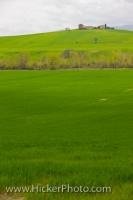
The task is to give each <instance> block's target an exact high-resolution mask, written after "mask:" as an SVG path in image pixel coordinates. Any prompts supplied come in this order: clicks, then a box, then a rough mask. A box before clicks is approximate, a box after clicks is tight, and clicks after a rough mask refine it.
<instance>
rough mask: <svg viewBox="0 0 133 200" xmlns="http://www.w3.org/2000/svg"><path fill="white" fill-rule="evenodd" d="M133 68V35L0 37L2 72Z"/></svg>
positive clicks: (73, 33) (78, 33) (104, 32)
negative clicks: (13, 70)
mask: <svg viewBox="0 0 133 200" xmlns="http://www.w3.org/2000/svg"><path fill="white" fill-rule="evenodd" d="M92 67H93V68H125V67H127V68H132V67H133V32H132V31H123V30H71V31H57V32H51V33H42V34H33V35H22V36H10V37H9V36H8V37H0V69H58V68H61V69H65V68H92Z"/></svg>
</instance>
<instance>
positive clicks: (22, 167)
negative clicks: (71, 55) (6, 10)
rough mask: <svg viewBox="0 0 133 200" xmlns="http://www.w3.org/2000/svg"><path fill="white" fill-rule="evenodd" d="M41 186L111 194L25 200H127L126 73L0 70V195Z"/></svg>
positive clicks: (132, 138)
mask: <svg viewBox="0 0 133 200" xmlns="http://www.w3.org/2000/svg"><path fill="white" fill-rule="evenodd" d="M62 34H63V35H64V34H65V33H62ZM123 34H124V33H123ZM125 34H129V35H130V34H132V33H125ZM34 37H37V38H38V36H33V38H34ZM42 37H44V38H45V37H46V36H42ZM23 38H24V40H25V37H22V41H24V40H23ZM8 39H9V38H7V39H5V41H4V40H3V41H4V42H6V40H8ZM15 40H17V38H16V39H14V40H12V41H15ZM110 40H111V39H110ZM26 41H27V40H26ZM22 43H23V42H22ZM11 45H12V44H11V43H10V44H9V46H11ZM30 45H31V44H30V43H29V47H30ZM68 45H69V44H68ZM16 46H17V48H18V49H19V48H20V47H21V42H20V43H19V44H18V43H16ZM114 46H115V45H114ZM121 46H124V44H121ZM27 47H28V46H27ZM34 48H35V49H36V48H37V47H35V46H34ZM42 48H43V47H42ZM107 48H109V47H107ZM112 48H113V47H112ZM5 52H7V50H6V49H5ZM47 183H49V184H59V185H60V184H65V183H69V184H72V185H96V186H101V185H107V186H109V185H110V186H111V187H112V194H104V195H103V194H97V195H93V194H87V195H84V194H77V195H76V194H70V195H67V194H62V195H61V194H60V195H56V194H44V195H43V194H26V195H25V198H26V200H27V199H28V200H44V199H47V200H55V199H58V200H77V199H80V200H88V199H90V200H131V199H133V71H132V70H90V71H87V70H80V71H76V70H75V71H74V70H70V71H63V70H62V71H60V70H59V71H1V72H0V186H1V193H4V190H5V186H12V185H13V186H14V185H15V186H22V185H31V184H47ZM22 195H23V194H22ZM1 199H2V198H1ZM14 199H15V198H13V199H12V200H14ZM2 200H3V199H2Z"/></svg>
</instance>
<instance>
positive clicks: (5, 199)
mask: <svg viewBox="0 0 133 200" xmlns="http://www.w3.org/2000/svg"><path fill="white" fill-rule="evenodd" d="M0 200H25V199H24V197H17V196H9V195H7V194H1V195H0Z"/></svg>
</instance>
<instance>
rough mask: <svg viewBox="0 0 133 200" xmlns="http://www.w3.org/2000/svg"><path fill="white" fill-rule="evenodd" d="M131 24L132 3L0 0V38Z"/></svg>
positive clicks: (125, 0)
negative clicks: (85, 27) (78, 26)
mask: <svg viewBox="0 0 133 200" xmlns="http://www.w3.org/2000/svg"><path fill="white" fill-rule="evenodd" d="M79 23H83V24H86V25H98V24H100V25H101V24H104V23H107V24H109V25H114V26H116V25H123V24H133V0H0V35H16V34H25V33H35V32H47V31H54V30H60V29H64V28H65V27H72V28H75V27H77V25H78V24H79Z"/></svg>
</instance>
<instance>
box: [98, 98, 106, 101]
mask: <svg viewBox="0 0 133 200" xmlns="http://www.w3.org/2000/svg"><path fill="white" fill-rule="evenodd" d="M107 100H108V99H107V98H102V99H99V101H103V102H104V101H107Z"/></svg>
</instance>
